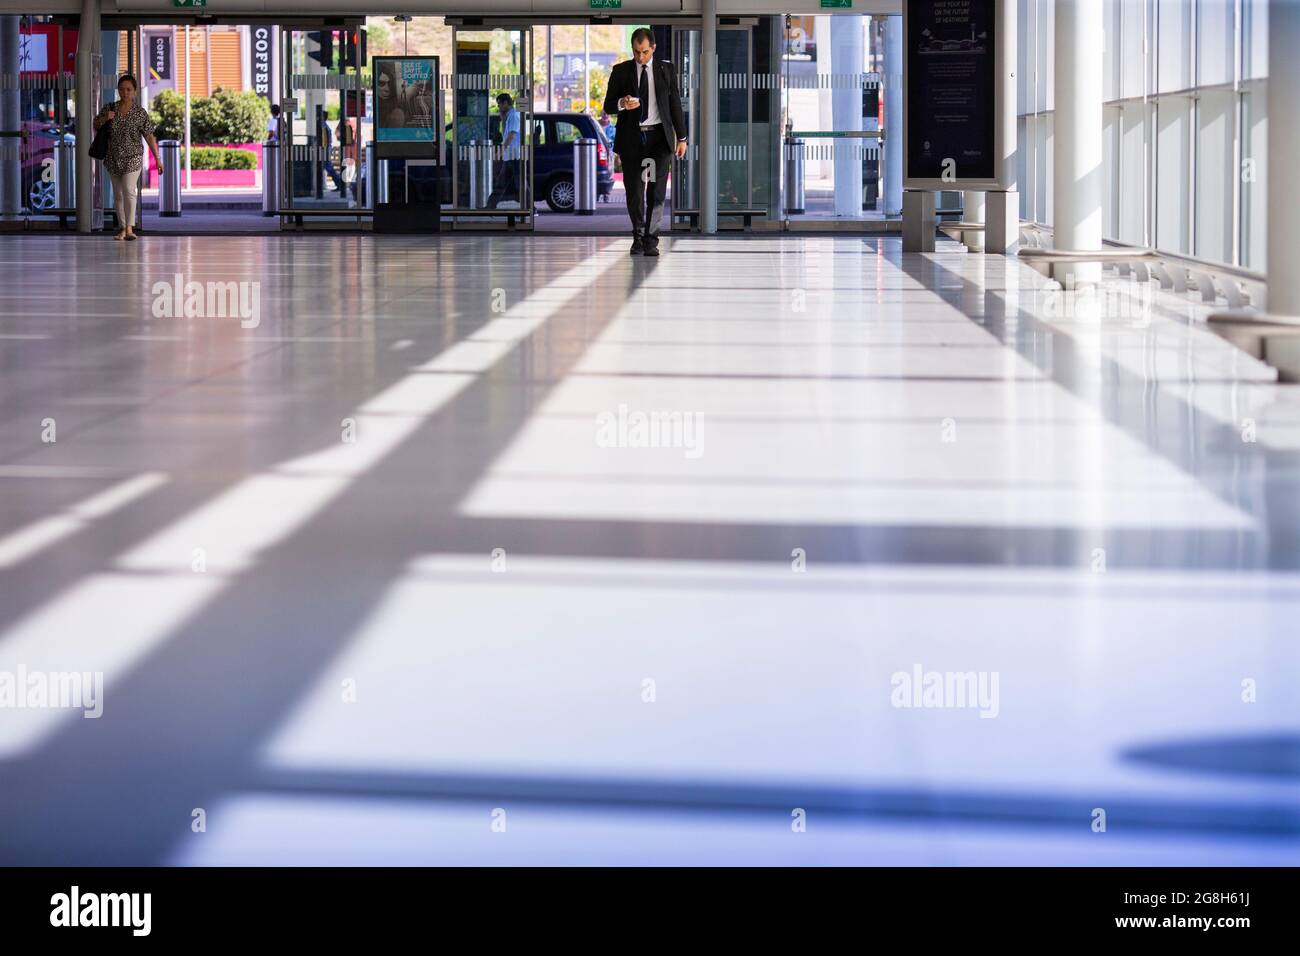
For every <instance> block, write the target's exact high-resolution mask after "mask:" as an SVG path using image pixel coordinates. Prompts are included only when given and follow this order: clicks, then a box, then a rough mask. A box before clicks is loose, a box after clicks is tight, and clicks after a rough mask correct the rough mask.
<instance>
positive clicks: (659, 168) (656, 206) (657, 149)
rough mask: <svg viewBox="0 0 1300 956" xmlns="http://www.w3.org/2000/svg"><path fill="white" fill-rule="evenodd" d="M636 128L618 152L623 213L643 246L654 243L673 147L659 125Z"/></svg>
mask: <svg viewBox="0 0 1300 956" xmlns="http://www.w3.org/2000/svg"><path fill="white" fill-rule="evenodd" d="M639 132H640V135H639V136H636V135H634V136H633V137H632V138H631V144H630V146H629V148H628V149H625V150H624V151H623V152H622V153H620V154H619V158H620V159H621V160H622V161H623V189H624V191H625V192H626V193H627V214H628V218H630V219H631V220H632V235H633V237H634V238H638V239H641V240H642V241H643V242H645V244H646V245H647V246H658V245H659V224H660V222H661V221H662V220H663V214H664V197H665V196H666V195H667V192H668V168H669V160H670V159H671V158H672V154H673V150H672V147H671V146H669V145H668V139H667V137H665V136H664V128H663V126H662V125H658V124H656V125H655V126H651V127H649V128H648V129H645V130H641V131H639ZM647 160H649V162H646V161H647ZM647 177H649V182H647V181H646V178H647Z"/></svg>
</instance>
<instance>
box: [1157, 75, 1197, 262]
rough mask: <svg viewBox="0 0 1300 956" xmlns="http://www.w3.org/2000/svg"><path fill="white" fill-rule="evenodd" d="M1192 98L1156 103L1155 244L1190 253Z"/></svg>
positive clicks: (1172, 250)
mask: <svg viewBox="0 0 1300 956" xmlns="http://www.w3.org/2000/svg"><path fill="white" fill-rule="evenodd" d="M1191 121H1192V100H1191V98H1190V97H1187V96H1165V97H1161V98H1160V100H1159V101H1158V103H1157V104H1156V180H1155V181H1156V246H1157V247H1158V248H1160V249H1164V250H1166V251H1168V252H1181V253H1186V254H1190V253H1191V249H1190V242H1189V239H1190V233H1191V229H1190V226H1191V217H1190V215H1189V206H1190V204H1191V182H1190V180H1189V174H1190V171H1191V162H1190V159H1191V154H1190V150H1189V144H1190V136H1189V130H1190V128H1191Z"/></svg>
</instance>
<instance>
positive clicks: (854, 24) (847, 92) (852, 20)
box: [817, 14, 866, 218]
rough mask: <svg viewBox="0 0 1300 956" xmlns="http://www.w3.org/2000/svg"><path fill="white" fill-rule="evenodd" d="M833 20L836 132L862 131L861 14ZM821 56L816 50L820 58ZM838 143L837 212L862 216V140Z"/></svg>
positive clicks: (836, 158)
mask: <svg viewBox="0 0 1300 956" xmlns="http://www.w3.org/2000/svg"><path fill="white" fill-rule="evenodd" d="M830 21H831V72H832V73H833V74H834V75H835V86H834V87H833V88H832V90H831V116H832V120H833V125H832V127H831V128H832V129H834V130H835V131H836V132H860V131H861V130H862V86H861V84H860V82H859V81H858V77H860V76H861V75H862V71H863V67H864V65H865V63H866V59H865V57H864V56H863V47H862V17H861V16H858V15H856V14H854V15H847V16H846V15H844V14H839V15H836V16H833V17H831V18H830ZM821 56H822V53H821V50H820V49H819V50H818V51H817V59H818V60H820V59H821ZM831 142H832V143H834V144H835V215H837V216H852V217H854V218H860V217H861V216H862V157H861V156H860V155H858V147H859V146H861V145H862V144H861V141H860V140H856V139H833V140H831Z"/></svg>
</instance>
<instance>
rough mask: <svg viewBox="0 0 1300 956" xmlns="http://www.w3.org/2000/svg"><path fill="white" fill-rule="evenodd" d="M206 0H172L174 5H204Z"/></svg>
mask: <svg viewBox="0 0 1300 956" xmlns="http://www.w3.org/2000/svg"><path fill="white" fill-rule="evenodd" d="M207 5H208V0H172V6H174V7H206V6H207Z"/></svg>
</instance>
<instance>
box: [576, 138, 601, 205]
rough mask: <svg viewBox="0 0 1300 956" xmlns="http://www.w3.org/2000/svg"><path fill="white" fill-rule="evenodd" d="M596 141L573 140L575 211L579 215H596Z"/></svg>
mask: <svg viewBox="0 0 1300 956" xmlns="http://www.w3.org/2000/svg"><path fill="white" fill-rule="evenodd" d="M596 143H597V141H596V140H594V139H575V140H574V141H573V212H574V214H575V215H578V216H594V215H596Z"/></svg>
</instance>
